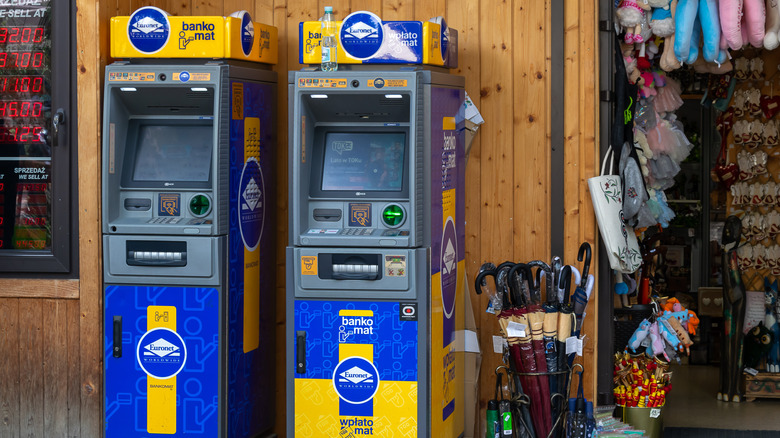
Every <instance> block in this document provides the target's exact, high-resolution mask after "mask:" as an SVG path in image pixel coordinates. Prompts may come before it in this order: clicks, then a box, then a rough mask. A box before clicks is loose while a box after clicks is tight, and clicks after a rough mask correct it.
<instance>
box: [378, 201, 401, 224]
mask: <svg viewBox="0 0 780 438" xmlns="http://www.w3.org/2000/svg"><path fill="white" fill-rule="evenodd" d="M382 221H384V223H385V225H387V226H388V227H391V228H392V227H397V226H399V225H401V224H402V223H403V222H404V209H403V208H402V207H401V206H400V205H398V204H390V205H388V206H387V207H385V209H384V210H383V211H382Z"/></svg>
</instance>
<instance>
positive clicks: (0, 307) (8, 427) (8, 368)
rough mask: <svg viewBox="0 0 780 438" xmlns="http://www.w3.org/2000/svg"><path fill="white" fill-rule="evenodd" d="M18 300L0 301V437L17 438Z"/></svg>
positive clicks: (18, 420)
mask: <svg viewBox="0 0 780 438" xmlns="http://www.w3.org/2000/svg"><path fill="white" fill-rule="evenodd" d="M19 349H20V348H19V300H18V299H15V298H10V299H9V298H0V352H2V354H0V436H3V437H18V436H19V426H20V416H19V415H20V414H19V400H20V391H19V389H20V386H19V375H20V372H21V368H20V365H19Z"/></svg>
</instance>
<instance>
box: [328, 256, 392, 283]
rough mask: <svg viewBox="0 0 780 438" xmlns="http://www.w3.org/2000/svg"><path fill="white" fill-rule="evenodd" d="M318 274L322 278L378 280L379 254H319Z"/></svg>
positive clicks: (380, 276)
mask: <svg viewBox="0 0 780 438" xmlns="http://www.w3.org/2000/svg"><path fill="white" fill-rule="evenodd" d="M319 258H320V260H321V264H320V267H319V269H318V275H319V277H320V278H321V279H324V280H379V279H380V278H382V270H381V269H380V268H379V266H380V263H381V261H382V255H381V254H320V256H319Z"/></svg>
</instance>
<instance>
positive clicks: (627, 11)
mask: <svg viewBox="0 0 780 438" xmlns="http://www.w3.org/2000/svg"><path fill="white" fill-rule="evenodd" d="M647 12H650V5H649V4H648V0H622V1H621V2H620V5H619V6H618V8H617V11H615V14H616V15H617V19H618V22H619V23H620V25H621V26H622V27H623V28H625V30H626V34H625V36H624V40H625V42H627V43H643V42H645V39H644V37H643V36H642V22H645V23H646V22H647V21H646V20H647V18H646V13H647Z"/></svg>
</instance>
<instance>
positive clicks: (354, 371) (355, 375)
mask: <svg viewBox="0 0 780 438" xmlns="http://www.w3.org/2000/svg"><path fill="white" fill-rule="evenodd" d="M339 376H341V378H340V379H339V381H340V382H348V381H349V382H352V383H354V384H356V385H357V384H358V383H374V376H373V374H371V373H369V372H368V371H365V370H363V369H362V368H360V367H352V368H350V369H348V370H346V371H344V372H343V373H341V374H339Z"/></svg>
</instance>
